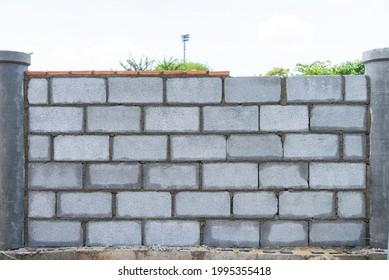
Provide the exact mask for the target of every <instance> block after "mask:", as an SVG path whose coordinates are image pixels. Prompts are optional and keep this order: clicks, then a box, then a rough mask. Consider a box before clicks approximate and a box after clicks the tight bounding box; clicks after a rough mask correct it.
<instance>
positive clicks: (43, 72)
mask: <svg viewBox="0 0 389 280" xmlns="http://www.w3.org/2000/svg"><path fill="white" fill-rule="evenodd" d="M46 73H47V72H46V71H26V72H24V74H25V75H26V76H45V75H46Z"/></svg>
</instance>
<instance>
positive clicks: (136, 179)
mask: <svg viewBox="0 0 389 280" xmlns="http://www.w3.org/2000/svg"><path fill="white" fill-rule="evenodd" d="M86 187H87V188H88V189H112V188H113V189H140V188H141V185H140V165H139V164H126V163H118V164H116V163H107V164H90V165H88V167H87V171H86Z"/></svg>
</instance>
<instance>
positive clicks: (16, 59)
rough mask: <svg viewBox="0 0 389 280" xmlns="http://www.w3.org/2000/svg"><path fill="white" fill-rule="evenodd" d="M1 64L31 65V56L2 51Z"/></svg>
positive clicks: (0, 52)
mask: <svg viewBox="0 0 389 280" xmlns="http://www.w3.org/2000/svg"><path fill="white" fill-rule="evenodd" d="M0 63H15V64H23V65H30V64H31V55H29V54H28V53H23V52H14V51H2V50H0Z"/></svg>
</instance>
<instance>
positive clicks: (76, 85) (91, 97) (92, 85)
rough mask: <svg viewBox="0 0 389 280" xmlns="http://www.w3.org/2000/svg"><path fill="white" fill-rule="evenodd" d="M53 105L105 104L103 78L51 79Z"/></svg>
mask: <svg viewBox="0 0 389 280" xmlns="http://www.w3.org/2000/svg"><path fill="white" fill-rule="evenodd" d="M51 100H52V103H53V104H75V103H83V104H85V103H105V102H106V91H105V82H104V79H103V78H53V80H52V96H51Z"/></svg>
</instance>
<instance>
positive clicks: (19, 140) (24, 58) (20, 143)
mask: <svg viewBox="0 0 389 280" xmlns="http://www.w3.org/2000/svg"><path fill="white" fill-rule="evenodd" d="M28 65H30V55H29V54H26V53H20V52H12V51H0V250H7V249H15V248H20V247H23V233H24V230H23V228H24V215H23V212H24V207H23V201H24V131H23V122H24V102H23V79H24V72H25V71H26V70H27V68H28Z"/></svg>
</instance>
